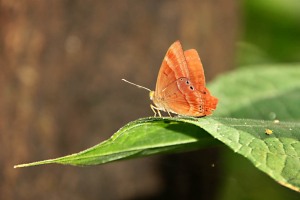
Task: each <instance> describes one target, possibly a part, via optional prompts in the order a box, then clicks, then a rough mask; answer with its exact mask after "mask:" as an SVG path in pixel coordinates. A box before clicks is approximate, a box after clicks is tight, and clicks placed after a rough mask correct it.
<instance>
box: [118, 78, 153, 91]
mask: <svg viewBox="0 0 300 200" xmlns="http://www.w3.org/2000/svg"><path fill="white" fill-rule="evenodd" d="M122 81H125V82H126V83H129V84H131V85H135V86H136V87H138V88H142V89H145V90H148V91H149V92H151V90H150V89H149V88H146V87H144V86H141V85H138V84H135V83H132V82H130V81H127V80H126V79H124V78H123V79H122Z"/></svg>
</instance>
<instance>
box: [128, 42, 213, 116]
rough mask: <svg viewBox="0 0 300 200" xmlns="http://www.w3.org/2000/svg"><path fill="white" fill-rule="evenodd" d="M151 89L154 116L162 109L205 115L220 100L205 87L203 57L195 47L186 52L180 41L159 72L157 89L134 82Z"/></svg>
mask: <svg viewBox="0 0 300 200" xmlns="http://www.w3.org/2000/svg"><path fill="white" fill-rule="evenodd" d="M122 80H123V81H126V82H128V83H130V84H133V85H136V86H137V87H140V88H144V89H146V90H149V91H150V94H149V96H150V99H151V100H152V101H153V104H154V105H150V107H151V109H152V111H153V112H154V116H156V115H157V114H158V115H159V116H161V113H160V111H164V112H167V113H168V114H169V116H171V114H170V113H174V114H178V115H183V116H193V117H202V116H206V115H210V114H212V111H213V110H215V109H216V106H217V103H218V99H217V98H216V97H214V96H212V95H211V94H210V92H209V90H208V89H207V88H206V86H205V76H204V70H203V66H202V63H201V60H200V57H199V55H198V53H197V51H196V50H195V49H189V50H186V51H183V49H182V46H181V44H180V42H179V41H176V42H174V43H173V44H172V45H171V46H170V47H169V49H168V51H167V53H166V55H165V57H164V59H163V62H162V65H161V67H160V70H159V72H158V76H157V81H156V89H155V91H151V90H150V89H148V88H145V87H143V86H140V85H137V84H134V83H132V82H129V81H127V80H125V79H122Z"/></svg>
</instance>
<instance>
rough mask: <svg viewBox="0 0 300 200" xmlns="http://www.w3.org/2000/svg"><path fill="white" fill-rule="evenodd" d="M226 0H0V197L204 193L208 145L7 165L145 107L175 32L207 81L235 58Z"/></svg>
mask: <svg viewBox="0 0 300 200" xmlns="http://www.w3.org/2000/svg"><path fill="white" fill-rule="evenodd" d="M239 14H240V13H239V7H238V5H236V1H233V0H229V1H228V0H216V1H210V0H203V1H197V0H188V1H179V0H177V1H171V0H169V1H138V0H132V1H129V0H117V1H96V0H88V1H79V0H72V1H68V0H62V1H34V0H28V1H16V0H2V1H1V3H0V177H1V182H0V199H47V200H48V199H73V200H76V199H159V198H163V197H171V198H172V199H191V198H192V197H194V198H195V199H196V198H197V199H200V198H204V199H213V198H215V192H216V191H217V186H218V181H219V179H218V174H219V170H220V169H219V168H218V167H214V168H212V167H211V164H212V163H218V162H219V161H218V156H217V153H216V152H215V150H209V149H208V150H202V151H196V152H192V153H184V154H178V155H170V156H156V157H150V158H143V159H138V160H130V161H122V162H115V163H111V164H107V165H103V166H96V167H87V168H79V167H70V166H57V165H55V166H54V165H50V166H40V167H33V168H27V169H13V166H14V165H15V164H19V163H24V162H31V161H36V160H42V159H48V158H54V157H58V156H63V155H66V154H70V153H75V152H78V151H81V150H83V149H86V148H88V147H90V146H93V145H95V144H97V143H99V142H101V141H103V140H105V139H107V138H109V137H110V136H111V135H112V134H113V133H114V132H115V131H117V130H118V129H119V128H120V127H122V126H123V125H125V124H126V123H127V122H129V121H131V120H134V119H137V118H139V117H145V116H151V115H152V111H151V109H150V108H149V104H150V101H149V99H148V93H147V92H145V91H143V90H140V89H137V88H134V87H132V86H129V85H127V84H126V83H124V82H122V81H121V78H126V79H128V80H130V81H133V82H135V83H138V84H141V85H144V86H146V87H149V88H154V87H155V82H156V76H157V73H158V70H159V67H160V64H161V62H162V59H163V56H164V55H165V53H166V51H167V49H168V47H169V46H170V45H171V44H172V43H173V42H174V41H175V40H177V39H179V40H180V41H181V42H182V45H183V47H184V49H188V48H195V49H197V50H198V52H199V54H200V56H201V59H202V62H203V65H204V69H205V72H206V77H207V79H208V80H210V79H211V78H213V77H215V76H216V75H217V74H219V73H221V72H224V71H226V70H228V69H230V68H231V67H233V58H234V49H235V41H236V38H237V34H238V31H239V30H238V18H239V16H240V15H239Z"/></svg>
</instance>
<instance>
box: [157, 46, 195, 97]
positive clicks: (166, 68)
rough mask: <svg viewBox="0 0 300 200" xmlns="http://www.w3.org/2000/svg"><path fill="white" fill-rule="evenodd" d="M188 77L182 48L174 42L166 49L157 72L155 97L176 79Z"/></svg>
mask: <svg viewBox="0 0 300 200" xmlns="http://www.w3.org/2000/svg"><path fill="white" fill-rule="evenodd" d="M188 76H189V70H188V68H187V63H186V60H185V57H184V53H183V49H182V46H181V44H180V42H179V41H176V42H174V43H173V44H172V45H171V46H170V48H169V49H168V51H167V53H166V55H165V57H164V59H163V62H162V64H161V67H160V70H159V72H158V76H157V81H156V89H155V93H156V95H159V93H160V92H161V91H162V90H163V89H165V88H166V87H167V86H168V85H169V84H171V83H173V82H174V81H176V80H177V79H178V78H181V77H188Z"/></svg>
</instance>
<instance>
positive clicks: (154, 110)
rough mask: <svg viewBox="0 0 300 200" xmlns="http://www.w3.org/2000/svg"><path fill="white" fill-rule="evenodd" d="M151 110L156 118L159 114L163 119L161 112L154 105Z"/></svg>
mask: <svg viewBox="0 0 300 200" xmlns="http://www.w3.org/2000/svg"><path fill="white" fill-rule="evenodd" d="M150 108H151V110H152V111H153V112H154V117H156V115H157V114H158V115H159V116H160V117H161V113H160V111H159V109H158V108H157V107H155V106H154V105H152V104H150Z"/></svg>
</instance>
